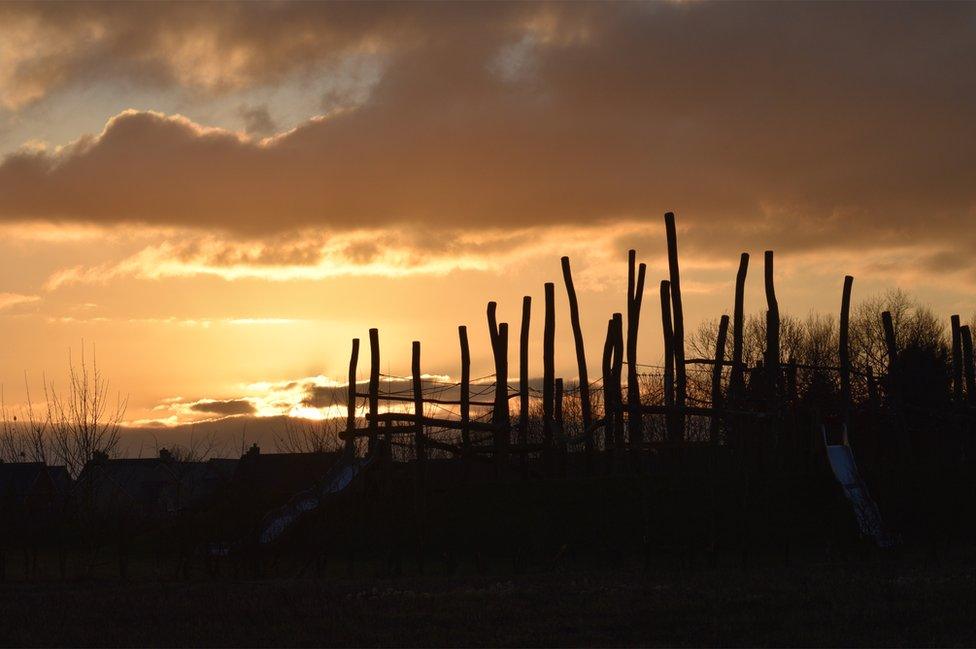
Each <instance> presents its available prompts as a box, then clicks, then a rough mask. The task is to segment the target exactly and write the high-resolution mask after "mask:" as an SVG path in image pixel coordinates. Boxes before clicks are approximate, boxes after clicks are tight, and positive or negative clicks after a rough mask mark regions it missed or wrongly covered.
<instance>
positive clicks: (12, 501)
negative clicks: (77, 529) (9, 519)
mask: <svg viewBox="0 0 976 649" xmlns="http://www.w3.org/2000/svg"><path fill="white" fill-rule="evenodd" d="M70 483H71V480H70V477H69V476H68V472H67V470H66V469H65V468H64V467H63V466H58V467H52V466H47V465H46V464H44V463H43V462H2V461H0V507H3V508H4V509H5V510H7V509H9V508H11V507H17V508H22V509H25V510H28V511H39V510H45V509H49V508H51V507H53V506H55V505H57V504H58V503H59V502H61V501H62V499H63V498H64V496H65V495H66V493H67V490H68V489H69V487H70Z"/></svg>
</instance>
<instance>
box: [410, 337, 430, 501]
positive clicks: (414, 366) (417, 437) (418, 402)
mask: <svg viewBox="0 0 976 649" xmlns="http://www.w3.org/2000/svg"><path fill="white" fill-rule="evenodd" d="M411 352H412V353H411V362H410V368H411V371H412V374H413V414H414V417H416V418H417V421H416V424H415V426H414V434H413V440H414V450H415V452H416V454H417V475H418V476H419V477H420V480H421V482H423V476H424V467H425V466H426V464H427V445H426V441H425V439H424V389H423V379H422V375H421V373H420V341H419V340H415V341H413V348H412V350H411Z"/></svg>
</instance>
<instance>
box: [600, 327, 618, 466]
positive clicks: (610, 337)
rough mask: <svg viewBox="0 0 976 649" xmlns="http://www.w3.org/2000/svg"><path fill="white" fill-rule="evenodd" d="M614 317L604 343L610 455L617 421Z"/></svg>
mask: <svg viewBox="0 0 976 649" xmlns="http://www.w3.org/2000/svg"><path fill="white" fill-rule="evenodd" d="M613 345H614V330H613V318H611V319H610V320H608V321H607V338H606V341H604V343H603V363H602V370H603V420H604V424H603V450H604V452H605V453H607V454H608V455H609V452H610V451H611V450H613V440H614V438H615V437H614V434H613V424H614V421H615V417H614V408H615V407H616V406H615V404H614V401H613Z"/></svg>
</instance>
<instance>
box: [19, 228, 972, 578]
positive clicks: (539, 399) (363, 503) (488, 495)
mask: <svg viewBox="0 0 976 649" xmlns="http://www.w3.org/2000/svg"><path fill="white" fill-rule="evenodd" d="M664 222H665V228H666V234H667V247H668V266H669V277H668V279H666V280H663V281H661V282H660V286H659V297H660V316H661V317H660V322H661V324H662V327H661V331H662V335H663V342H664V350H665V353H664V365H663V366H662V367H657V366H650V365H642V364H641V363H640V362H639V359H638V358H637V349H638V346H637V340H638V336H639V333H640V323H641V311H642V306H643V299H644V292H645V280H646V266H645V264H643V263H641V264H638V263H637V255H636V252H635V251H634V250H631V251H630V253H629V267H628V289H627V310H626V313H625V314H622V313H614V314H612V317H610V318H609V319H608V322H607V330H606V337H605V340H604V345H603V354H602V357H601V359H600V376H599V378H598V379H596V380H591V379H590V377H591V373H590V369H591V365H590V364H589V361H588V359H587V356H586V348H585V345H584V340H583V333H582V330H581V326H580V305H579V301H578V298H577V295H576V291H575V288H574V284H573V276H572V271H571V266H570V260H569V258H567V257H563V258H562V274H563V283H564V288H565V291H566V297H567V299H568V304H569V325H570V327H571V328H572V332H573V338H574V342H575V352H576V361H577V370H578V380H573V381H566V380H564V378H561V377H558V376H556V375H555V367H556V363H555V343H554V340H555V327H556V286H555V284H554V283H547V284H546V285H545V303H544V310H543V318H544V331H543V340H542V346H541V351H542V368H543V373H542V382H541V389H539V388H538V387H537V386H536V385H535V384H534V383H535V382H534V381H530V374H529V368H530V365H531V363H530V358H531V357H532V355H533V353H534V352H533V347H532V346H531V345H530V335H529V332H530V321H531V320H530V319H531V312H532V300H531V298H530V297H528V296H527V297H525V298H523V301H522V310H521V322H520V323H519V336H518V376H517V377H512V376H510V370H509V357H510V345H509V342H510V331H509V323H506V322H498V319H497V316H496V304H495V303H494V302H489V303H488V305H487V311H486V319H487V327H488V330H489V333H490V340H491V347H492V356H493V360H494V373H493V374H492V375H489V376H485V377H478V378H475V379H472V377H471V353H470V349H469V344H468V331H467V328H466V327H465V326H460V327H458V343H459V351H460V363H459V365H460V372H459V377H460V380H459V381H458V382H446V381H439V380H434V379H431V378H430V377H429V376H427V375H425V374H424V373H423V370H422V364H421V345H420V343H419V342H417V341H414V342H413V348H412V351H413V353H412V368H411V369H412V371H411V374H410V376H409V381H407V380H405V379H404V377H391V376H387V375H384V374H383V373H381V371H380V368H381V356H380V337H379V331H378V330H377V329H371V330H370V331H369V341H368V343H369V379H368V382H367V383H365V384H363V383H360V382H359V381H358V376H359V368H360V352H361V346H360V341H359V339H354V340H353V341H352V353H351V357H350V362H349V376H348V385H347V386H345V388H343V389H344V390H345V392H346V394H345V395H344V399H343V401H344V402H345V406H346V421H345V429H344V430H343V431H342V432H341V433H340V439H341V448H337V450H336V451H335V452H330V453H318V454H308V455H312V456H316V457H314V458H299V457H297V456H298V455H299V454H261V452H260V450H259V449H257V448H256V447H255V448H252V450H251V451H250V452H248V453H247V454H245V455H244V457H242V458H241V459H240V460H220V461H216V460H212V461H211V462H210V463H198V464H201V465H203V464H206V465H207V466H201V467H200V468H199V471H198V472H199V474H200V476H210V477H207V478H205V477H199V478H198V479H195V480H197V482H195V483H194V484H203V482H201V481H206V480H209V482H207V483H206V484H207V485H208V486H207V487H206V488H203V487H201V488H200V489H199V491H200V494H201V495H200V497H198V498H192V499H191V498H186V499H185V502H183V501H181V500H180V499H179V498H178V497H177V498H176V500H175V501H173V502H177V505H176V506H171V507H170V509H169V511H168V513H167V514H166V515H165V516H162V515H159V514H158V513H153V512H152V511H150V510H152V507H149V508H145V507H144V508H143V509H142V510H139V512H138V513H137V512H136V509H138V508H129V509H125V510H124V511H123V509H120V508H118V507H115V508H110V507H102V508H101V509H99V507H98V505H97V503H96V502H95V501H96V500H97V499H96V498H94V497H93V496H92V494H93V493H94V492H95V491H97V488H96V487H92V486H91V484H90V479H89V483H86V482H85V481H84V480H81V479H79V480H78V481H77V483H76V486H75V488H74V496H73V497H72V498H71V499H70V500H71V503H72V504H71V505H70V506H69V505H63V511H65V512H69V511H70V512H71V513H70V515H69V514H65V516H64V518H65V519H70V520H72V521H74V523H73V524H74V527H73V528H71V529H74V530H75V531H73V532H72V531H64V528H63V527H62V528H58V529H60V530H61V531H59V532H50V533H51V534H56V535H58V534H59V535H60V536H59V537H58V538H59V539H61V540H60V541H59V542H58V543H59V544H60V545H59V547H61V548H62V549H61V550H60V552H61V556H63V555H64V553H65V552H67V550H64V548H65V547H70V546H71V544H72V543H74V544H75V545H77V546H84V547H85V548H87V549H86V550H85V551H86V552H89V553H90V555H91V556H94V554H96V553H97V547H117V549H118V555H119V557H125V561H123V559H121V558H120V569H122V570H123V572H124V568H121V566H123V565H128V564H127V563H126V562H127V561H128V557H129V556H131V555H132V554H133V553H134V552H135V550H134V548H137V547H140V544H141V545H142V546H145V547H152V548H156V550H154V551H153V552H156V553H157V554H159V553H162V554H172V555H173V556H175V557H176V563H175V564H174V565H175V570H176V573H177V574H185V573H186V572H187V571H188V570H189V566H190V565H191V564H192V563H193V562H194V561H196V560H197V559H199V560H200V565H202V566H205V567H206V569H207V571H209V572H210V574H212V575H218V574H224V573H225V572H226V571H228V570H230V571H232V572H234V574H240V573H241V572H242V571H243V572H246V573H247V572H249V571H251V572H263V571H267V570H271V569H273V567H274V566H276V565H277V566H281V565H285V564H288V565H292V566H293V567H294V569H295V570H297V571H299V572H302V573H304V572H307V571H309V570H312V571H316V572H322V571H324V570H325V569H326V566H327V565H328V564H327V559H328V558H329V557H336V556H338V557H345V564H346V566H347V569H348V570H349V571H352V570H354V569H355V565H356V564H357V562H358V561H366V562H369V565H371V566H372V567H373V568H374V569H375V571H376V572H378V573H380V574H397V573H399V572H401V571H402V570H403V569H404V556H413V557H414V558H415V560H416V567H417V569H418V570H420V571H424V570H430V569H432V568H430V566H431V565H434V564H436V565H439V566H443V569H446V570H448V571H454V570H458V569H460V568H461V567H463V566H466V565H467V566H472V567H473V568H474V569H476V570H478V571H490V570H503V569H504V570H509V569H511V570H515V571H519V570H531V569H539V568H553V567H556V566H560V565H562V564H564V563H567V562H573V561H593V562H597V563H604V562H612V563H615V564H626V563H627V562H633V563H634V564H635V565H642V566H644V567H645V568H646V569H652V568H654V567H655V566H661V565H689V564H693V563H694V562H695V561H696V560H698V559H701V558H703V557H704V558H707V560H708V561H711V562H720V561H729V560H734V561H737V562H743V563H746V564H748V563H749V562H751V561H758V560H764V559H763V557H770V556H783V557H788V556H789V555H790V554H791V553H794V554H796V553H799V554H802V553H809V552H814V553H822V552H823V551H824V550H826V551H828V552H838V553H841V554H844V555H845V556H848V555H850V554H851V553H854V554H856V555H857V556H863V555H864V553H866V552H881V551H890V550H891V549H892V548H899V547H904V546H906V545H908V546H911V545H921V546H925V547H929V548H937V547H939V546H940V544H943V543H949V542H953V543H957V542H963V543H971V542H972V538H973V534H974V532H976V528H974V525H973V521H974V520H976V517H974V514H976V511H974V507H973V503H974V502H976V498H974V497H973V496H974V495H976V478H974V476H976V472H974V469H976V367H974V362H973V345H972V334H971V331H970V328H969V327H968V326H963V325H961V324H960V319H959V317H958V316H953V317H952V320H951V322H952V343H951V350H949V351H948V356H946V352H945V350H942V349H941V348H939V346H938V345H934V346H930V347H925V346H924V345H923V346H919V345H917V344H914V343H912V344H909V345H906V346H904V347H902V348H899V344H898V336H897V335H896V324H897V323H896V321H895V320H894V319H893V317H892V314H891V313H889V312H887V311H885V312H883V313H881V314H880V322H879V323H878V325H879V329H880V330H881V331H883V341H884V356H885V359H886V363H885V367H884V371H878V372H877V373H876V370H875V368H874V367H873V366H872V365H871V364H867V365H866V366H863V368H862V369H863V371H862V370H860V369H858V370H856V369H854V366H853V365H854V364H853V363H852V359H851V351H850V347H851V344H850V322H851V294H852V287H853V278H852V277H850V276H847V277H845V278H844V281H843V285H842V289H841V291H840V317H839V330H838V335H837V348H836V358H837V360H838V363H837V365H807V364H802V363H798V362H796V361H795V360H794V359H793V358H786V359H783V357H782V353H781V340H780V335H781V326H780V324H781V323H780V310H779V305H778V303H777V299H776V291H775V283H774V272H773V271H774V268H773V252H772V251H766V253H765V256H764V260H763V261H764V266H763V270H764V280H765V298H766V310H765V327H764V336H765V339H764V341H763V352H762V358H761V359H760V360H758V361H756V362H755V363H754V364H752V365H751V366H749V365H747V364H746V362H745V360H744V346H745V332H744V329H745V324H746V314H745V313H744V293H745V281H746V276H747V271H748V268H749V261H750V258H749V255H748V254H746V253H743V254H742V256H741V259H740V263H739V268H738V273H737V275H736V282H735V296H734V310H733V314H732V317H731V319H730V318H729V316H727V315H723V316H722V317H721V319H720V320H719V321H718V325H717V331H716V332H715V334H716V335H715V345H714V355H713V356H712V357H711V358H688V357H686V348H687V341H686V331H685V322H684V313H683V308H682V298H681V279H680V269H679V263H678V262H679V260H678V248H677V236H676V229H675V218H674V215H673V214H671V213H668V214H666V215H665V218H664ZM730 329H731V331H730ZM730 336H731V354H727V350H728V347H729V345H728V343H729V337H730ZM801 374H803V375H804V376H805V377H806V379H805V385H806V388H805V389H804V390H803V391H801V389H800V387H799V385H800V381H799V379H798V377H799V376H800V375H801ZM513 383H514V385H513ZM406 385H408V386H409V387H404V386H406ZM364 387H365V389H364ZM167 461H169V462H170V464H169V465H167V464H166V462H167ZM93 462H95V463H97V462H102V463H103V465H105V466H108V465H110V464H111V463H112V462H125V460H110V459H108V458H97V459H96V460H93ZM152 462H155V464H153V465H152V466H153V467H158V466H162V467H164V468H165V467H167V466H169V467H174V466H176V465H177V464H180V463H178V462H177V463H176V464H173V462H175V461H174V460H172V458H161V459H160V458H157V459H154V460H152ZM215 462H223V463H224V464H214V463H215ZM183 464H186V465H187V466H189V464H190V463H183ZM146 466H149V465H146ZM274 467H277V468H274ZM153 470H156V469H153ZM166 470H167V471H169V473H168V474H167V475H170V474H173V472H174V471H173V470H172V469H166ZM93 473H94V471H92V472H89V475H92V474H93ZM300 476H304V481H303V479H302V478H301V477H300ZM289 480H290V482H289ZM156 482H157V483H160V480H158V479H157V481H156ZM165 482H166V480H165V479H163V480H162V483H165ZM85 484H88V485H89V486H88V487H87V488H88V491H87V492H85ZM154 484H155V483H154ZM269 485H270V486H269ZM86 493H87V495H85V494H86ZM157 500H158V499H157ZM171 500H172V499H171ZM154 502H156V501H154ZM8 511H12V509H10V508H9V507H8ZM85 511H88V512H95V513H94V514H91V515H89V518H88V519H86V520H89V521H96V520H97V521H98V522H97V524H95V523H93V522H90V523H89V524H93V525H96V527H97V530H98V531H97V532H87V533H83V532H78V531H77V530H78V529H79V526H81V523H79V521H81V520H82V519H84V518H85V516H86V515H87V514H84V513H83V512H85ZM79 512H82V513H79ZM49 518H50V517H49ZM49 518H48V519H45V520H49ZM55 527H57V526H56V525H53V524H51V527H50V528H46V529H51V530H53V529H55ZM31 538H35V539H36V538H38V537H37V535H36V534H35V535H34V536H33V537H31ZM45 538H50V537H45ZM96 538H97V539H98V540H97V541H96V540H95V539H96ZM81 539H84V541H82V540H81ZM162 539H165V540H162ZM150 554H151V553H150ZM86 556H89V555H86ZM154 556H155V555H154ZM289 562H292V563H289ZM340 563H341V562H340ZM89 565H90V564H89ZM437 569H438V570H439V569H442V568H437ZM62 570H63V568H62Z"/></svg>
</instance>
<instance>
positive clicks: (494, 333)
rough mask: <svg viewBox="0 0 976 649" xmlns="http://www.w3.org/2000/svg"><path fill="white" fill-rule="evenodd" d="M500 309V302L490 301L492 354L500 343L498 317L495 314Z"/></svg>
mask: <svg viewBox="0 0 976 649" xmlns="http://www.w3.org/2000/svg"><path fill="white" fill-rule="evenodd" d="M497 309H498V304H497V303H496V302H489V303H488V309H487V315H488V335H489V337H490V338H491V351H492V354H494V353H495V347H496V346H497V345H498V318H497V317H496V315H495V311H496V310H497Z"/></svg>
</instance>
